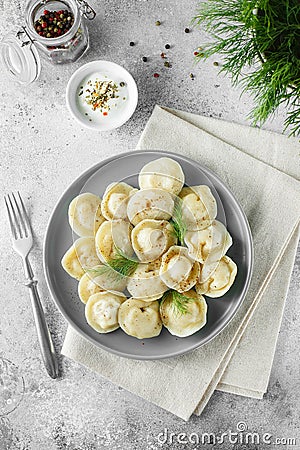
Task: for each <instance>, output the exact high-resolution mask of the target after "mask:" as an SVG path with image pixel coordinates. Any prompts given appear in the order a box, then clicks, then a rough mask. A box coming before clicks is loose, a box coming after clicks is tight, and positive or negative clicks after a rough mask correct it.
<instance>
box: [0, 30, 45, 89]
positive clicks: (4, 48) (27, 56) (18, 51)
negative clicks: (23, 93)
mask: <svg viewBox="0 0 300 450" xmlns="http://www.w3.org/2000/svg"><path fill="white" fill-rule="evenodd" d="M0 55H1V59H2V62H3V64H4V66H5V67H6V69H7V70H8V73H9V75H10V77H11V78H12V79H14V80H15V81H17V82H18V83H20V84H23V85H28V84H30V83H32V82H33V81H35V80H36V79H37V78H38V77H39V74H40V71H41V62H40V57H39V54H38V51H37V49H36V47H35V45H34V43H33V42H32V40H31V39H30V38H29V36H28V34H27V32H26V31H25V29H24V28H23V29H22V30H20V31H18V32H17V33H16V34H14V33H9V34H7V35H6V36H4V38H3V39H2V41H1V42H0Z"/></svg>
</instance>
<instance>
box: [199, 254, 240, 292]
mask: <svg viewBox="0 0 300 450" xmlns="http://www.w3.org/2000/svg"><path fill="white" fill-rule="evenodd" d="M212 265H213V267H208V265H207V264H204V266H203V268H202V273H201V276H200V280H199V283H197V284H196V286H195V289H196V291H197V292H198V294H204V295H207V297H212V298H216V297H222V296H223V295H224V294H226V292H227V291H229V289H230V288H231V286H232V285H233V283H234V280H235V277H236V274H237V266H236V264H235V262H234V261H232V259H231V258H229V256H223V258H222V259H221V260H220V261H219V262H218V264H217V265H215V264H214V263H212Z"/></svg>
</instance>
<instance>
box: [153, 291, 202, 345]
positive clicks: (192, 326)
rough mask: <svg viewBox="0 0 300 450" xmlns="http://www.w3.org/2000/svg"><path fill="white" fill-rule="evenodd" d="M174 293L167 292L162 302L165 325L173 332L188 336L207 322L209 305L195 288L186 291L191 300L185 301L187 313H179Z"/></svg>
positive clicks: (161, 314)
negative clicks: (174, 302)
mask: <svg viewBox="0 0 300 450" xmlns="http://www.w3.org/2000/svg"><path fill="white" fill-rule="evenodd" d="M172 295H173V294H172V293H170V294H169V293H168V294H166V296H165V298H164V299H163V301H162V302H161V304H160V316H161V320H162V323H163V325H164V326H165V327H166V328H167V329H168V330H169V332H170V333H171V334H173V335H174V336H178V337H187V336H191V335H192V334H194V333H196V332H197V331H199V330H200V329H201V328H202V327H204V325H205V324H206V314H207V305H206V301H205V299H204V297H202V295H199V294H197V293H196V292H195V291H194V290H191V291H188V292H185V293H184V296H185V297H188V298H190V299H191V300H190V301H185V303H184V306H185V308H186V312H185V313H182V314H181V313H179V312H178V311H177V310H176V308H175V307H174V304H173V298H172Z"/></svg>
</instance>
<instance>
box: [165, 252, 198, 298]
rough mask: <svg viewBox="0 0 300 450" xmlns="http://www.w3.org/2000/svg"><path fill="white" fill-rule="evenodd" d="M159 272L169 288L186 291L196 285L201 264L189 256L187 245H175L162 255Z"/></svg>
mask: <svg viewBox="0 0 300 450" xmlns="http://www.w3.org/2000/svg"><path fill="white" fill-rule="evenodd" d="M159 274H160V278H161V279H162V281H163V282H164V283H165V284H166V285H167V286H168V287H169V288H171V289H175V290H176V291H178V292H186V291H189V290H190V289H191V288H192V287H193V286H195V284H196V282H197V280H198V278H199V275H200V264H199V263H198V262H197V261H195V260H193V259H192V258H191V257H190V256H189V254H188V249H187V248H186V247H180V246H178V245H173V246H172V247H170V248H169V250H168V251H167V252H166V253H165V254H164V255H163V257H162V262H161V266H160V272H159Z"/></svg>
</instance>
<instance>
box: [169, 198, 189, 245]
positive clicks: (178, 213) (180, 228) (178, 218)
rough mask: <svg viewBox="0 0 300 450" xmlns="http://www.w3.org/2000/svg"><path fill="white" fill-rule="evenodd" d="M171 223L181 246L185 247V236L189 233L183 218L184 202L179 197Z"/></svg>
mask: <svg viewBox="0 0 300 450" xmlns="http://www.w3.org/2000/svg"><path fill="white" fill-rule="evenodd" d="M170 223H171V225H172V226H173V229H174V234H175V235H176V237H177V239H178V241H179V242H180V244H181V245H184V236H185V233H186V231H187V227H186V224H185V222H184V220H183V218H182V200H181V198H179V197H175V200H174V209H173V215H172V219H171V220H170Z"/></svg>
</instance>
